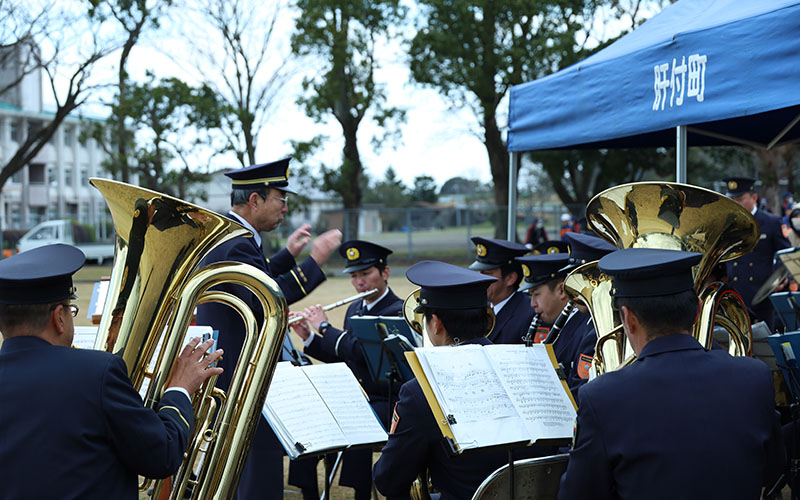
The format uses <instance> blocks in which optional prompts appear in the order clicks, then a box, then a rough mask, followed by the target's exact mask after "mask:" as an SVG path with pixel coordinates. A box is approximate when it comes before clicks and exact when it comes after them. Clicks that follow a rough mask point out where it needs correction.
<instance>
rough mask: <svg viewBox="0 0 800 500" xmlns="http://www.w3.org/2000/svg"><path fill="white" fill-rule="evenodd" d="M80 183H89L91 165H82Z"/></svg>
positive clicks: (83, 184) (86, 184)
mask: <svg viewBox="0 0 800 500" xmlns="http://www.w3.org/2000/svg"><path fill="white" fill-rule="evenodd" d="M80 184H81V186H88V185H89V167H88V166H86V165H83V166H81V178H80Z"/></svg>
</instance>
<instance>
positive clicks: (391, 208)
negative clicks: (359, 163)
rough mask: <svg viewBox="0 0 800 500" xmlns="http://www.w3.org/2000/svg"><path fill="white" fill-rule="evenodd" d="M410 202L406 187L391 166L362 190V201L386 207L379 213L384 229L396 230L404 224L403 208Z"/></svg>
mask: <svg viewBox="0 0 800 500" xmlns="http://www.w3.org/2000/svg"><path fill="white" fill-rule="evenodd" d="M410 202H411V195H410V194H409V192H408V188H407V187H406V185H405V184H404V183H403V181H402V180H400V179H399V178H398V177H397V173H396V172H395V171H394V169H393V168H392V167H388V168H387V169H386V172H384V174H383V179H381V180H376V181H373V182H370V183H369V189H366V190H365V191H364V203H375V204H380V205H383V206H384V207H386V208H387V210H384V211H382V213H381V219H382V222H383V229H384V231H397V230H399V229H400V228H401V227H403V225H405V221H406V214H405V210H404V209H405V208H406V207H408V205H409V203H410Z"/></svg>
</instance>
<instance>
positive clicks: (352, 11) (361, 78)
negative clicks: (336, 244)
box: [292, 0, 405, 239]
mask: <svg viewBox="0 0 800 500" xmlns="http://www.w3.org/2000/svg"><path fill="white" fill-rule="evenodd" d="M297 7H298V8H299V10H300V13H299V15H298V17H297V21H296V23H295V32H294V34H293V35H292V50H293V51H294V52H295V53H296V54H297V55H299V56H306V57H313V58H314V60H315V61H317V62H315V65H316V64H319V67H318V70H317V71H315V76H312V77H308V78H305V79H304V80H303V89H304V91H305V95H304V96H303V97H301V98H300V99H299V100H298V102H299V104H301V105H302V106H303V107H304V108H305V111H306V113H307V114H308V116H310V117H311V118H313V119H314V120H315V121H317V122H325V121H327V120H328V119H329V118H330V117H333V118H334V119H335V120H336V122H337V123H338V124H339V125H340V127H341V130H342V136H343V139H344V147H343V149H342V160H341V164H340V165H336V166H327V165H320V166H319V168H320V170H321V173H322V176H321V178H322V185H321V187H322V189H323V190H326V191H333V192H335V193H338V194H339V195H340V196H341V197H342V202H343V204H344V207H345V209H350V210H348V214H349V217H350V220H349V221H348V223H347V224H345V227H346V228H349V232H350V234H346V235H344V237H345V239H354V238H357V237H358V229H357V228H358V215H357V214H358V212H357V210H355V209H357V208H359V207H361V202H362V198H363V187H364V182H363V180H364V179H363V177H364V166H363V164H362V161H361V153H360V151H359V142H358V131H359V126H360V125H361V123H362V121H363V120H364V119H365V118H371V119H372V120H373V121H374V122H375V123H376V124H377V125H378V126H379V127H380V128H381V129H382V130H383V133H382V134H380V135H379V136H376V137H373V138H372V146H373V147H374V148H376V149H377V148H379V147H380V146H381V145H382V144H383V143H384V141H385V140H386V139H388V138H391V137H396V134H397V130H396V129H395V128H393V125H394V124H396V123H397V122H398V121H400V120H402V119H403V118H404V112H403V111H402V110H400V109H398V108H395V107H391V106H388V105H387V103H386V94H385V90H384V86H383V85H381V84H379V83H377V82H376V81H375V71H376V69H377V63H376V60H375V52H376V46H377V45H378V44H379V43H380V42H381V41H382V40H383V39H384V38H386V37H387V36H391V34H392V27H393V26H396V25H397V24H399V23H400V22H401V20H402V19H403V17H404V13H405V11H404V9H403V8H401V7H400V6H399V1H398V0H298V2H297ZM320 144H321V138H320V137H317V138H314V139H312V141H309V142H307V143H302V144H300V143H296V144H295V145H296V146H297V147H299V148H306V149H308V147H309V145H316V146H319V145H320Z"/></svg>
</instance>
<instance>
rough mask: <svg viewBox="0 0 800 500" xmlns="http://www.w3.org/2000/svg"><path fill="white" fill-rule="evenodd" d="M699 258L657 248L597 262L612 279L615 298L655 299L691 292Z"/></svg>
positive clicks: (632, 250) (621, 252) (618, 254)
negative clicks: (693, 275) (693, 270)
mask: <svg viewBox="0 0 800 500" xmlns="http://www.w3.org/2000/svg"><path fill="white" fill-rule="evenodd" d="M702 258H703V254H701V253H697V252H683V251H680V250H664V249H659V248H626V249H624V250H617V251H616V252H612V253H610V254H608V255H606V256H605V257H603V258H602V259H600V261H599V262H598V264H597V265H598V267H599V268H600V270H601V271H603V272H604V273H606V274H608V275H609V276H611V278H612V283H613V284H612V290H611V293H612V295H614V296H615V297H656V296H660V295H672V294H675V293H680V292H684V291H687V290H694V278H693V277H692V267H693V266H695V265H697V263H698V262H700V259H702Z"/></svg>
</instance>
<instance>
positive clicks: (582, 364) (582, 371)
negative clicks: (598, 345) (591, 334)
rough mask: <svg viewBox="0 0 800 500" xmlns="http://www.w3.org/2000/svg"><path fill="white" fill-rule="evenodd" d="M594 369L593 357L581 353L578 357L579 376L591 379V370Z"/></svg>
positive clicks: (583, 378)
mask: <svg viewBox="0 0 800 500" xmlns="http://www.w3.org/2000/svg"><path fill="white" fill-rule="evenodd" d="M591 369H592V357H591V356H589V355H588V354H581V356H580V358H578V377H580V378H581V379H582V380H588V379H589V370H591Z"/></svg>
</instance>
